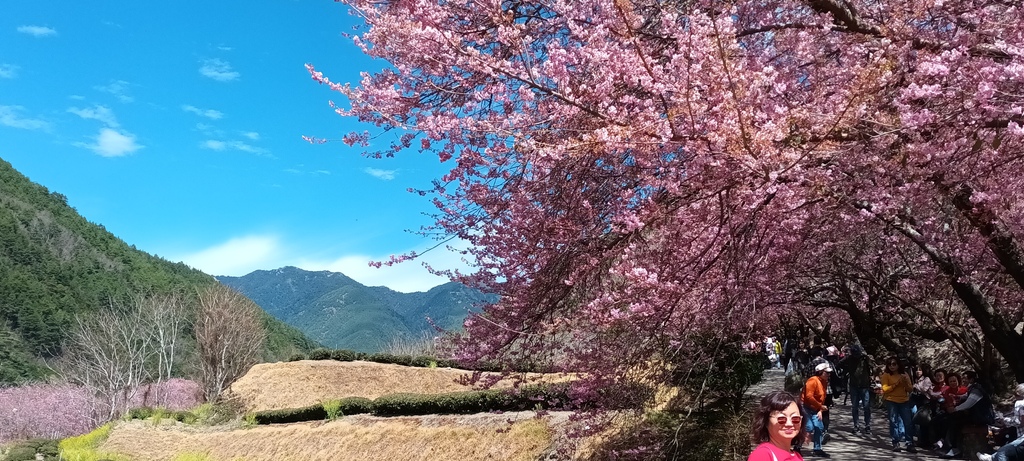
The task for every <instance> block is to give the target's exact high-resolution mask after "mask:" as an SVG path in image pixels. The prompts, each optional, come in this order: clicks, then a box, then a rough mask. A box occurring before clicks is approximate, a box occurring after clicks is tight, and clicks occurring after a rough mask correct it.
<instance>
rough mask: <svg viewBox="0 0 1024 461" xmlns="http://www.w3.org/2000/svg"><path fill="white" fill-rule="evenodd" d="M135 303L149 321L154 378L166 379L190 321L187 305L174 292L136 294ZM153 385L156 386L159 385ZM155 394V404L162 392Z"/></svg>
mask: <svg viewBox="0 0 1024 461" xmlns="http://www.w3.org/2000/svg"><path fill="white" fill-rule="evenodd" d="M135 303H136V305H137V306H138V308H139V310H140V311H141V313H142V315H143V316H144V318H145V319H146V320H147V322H148V323H149V332H150V334H151V335H152V341H153V343H154V346H155V347H156V358H157V370H156V381H157V383H160V382H163V381H166V380H168V379H170V378H171V377H172V376H174V366H175V360H176V359H177V354H178V352H179V339H180V338H181V335H182V333H183V332H184V330H185V328H187V327H188V325H189V321H190V316H189V306H188V305H187V304H186V303H185V301H184V300H183V299H182V297H181V296H179V295H177V294H167V295H155V296H149V297H145V298H136V300H135ZM156 388H157V389H158V390H159V389H160V386H157V387H156ZM155 397H156V401H157V403H158V404H159V403H161V402H162V399H163V397H164V396H162V395H156V396H155Z"/></svg>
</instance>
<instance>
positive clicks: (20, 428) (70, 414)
mask: <svg viewBox="0 0 1024 461" xmlns="http://www.w3.org/2000/svg"><path fill="white" fill-rule="evenodd" d="M95 409H96V401H95V399H94V398H93V397H92V396H91V395H90V393H89V392H88V391H87V390H86V389H85V388H83V387H78V386H72V385H68V384H60V385H52V384H33V385H29V386H21V387H11V388H5V389H0V415H2V417H0V443H7V442H10V441H12V440H18V439H27V438H48V439H56V438H63V437H68V436H72V435H78V434H84V433H86V432H89V431H90V430H92V429H93V427H95V425H96V421H95V420H94V418H93V414H94V411H95Z"/></svg>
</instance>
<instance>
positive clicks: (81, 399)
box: [0, 378, 202, 444]
mask: <svg viewBox="0 0 1024 461" xmlns="http://www.w3.org/2000/svg"><path fill="white" fill-rule="evenodd" d="M129 394H132V393H131V392H129ZM201 397H202V391H201V389H200V387H199V384H197V383H196V382H194V381H189V380H185V379H179V378H173V379H170V380H168V381H165V382H163V383H160V384H149V385H145V386H142V387H140V388H139V389H137V390H136V391H135V392H134V395H133V396H132V397H131V400H130V402H131V404H130V405H129V407H133V408H134V407H142V406H149V407H164V408H168V409H171V410H187V409H189V408H193V407H195V406H197V405H198V404H199V403H200V402H201ZM109 404H110V403H109V402H105V401H103V400H102V399H100V398H98V397H96V396H95V395H93V394H92V393H90V392H89V391H88V390H87V389H86V388H84V387H81V386H74V385H70V384H32V385H27V386H20V387H9V388H0V444H3V443H7V442H10V441H12V440H20V439H29V438H49V439H59V438H65V437H69V436H73V435H79V434H84V433H86V432H89V431H91V430H92V429H94V428H95V427H97V426H99V425H100V424H102V423H103V422H104V421H102V418H103V417H104V416H105V415H107V414H109V412H108V411H107V409H108V408H109V407H108V406H109Z"/></svg>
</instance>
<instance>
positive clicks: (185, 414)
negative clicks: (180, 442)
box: [125, 407, 199, 424]
mask: <svg viewBox="0 0 1024 461" xmlns="http://www.w3.org/2000/svg"><path fill="white" fill-rule="evenodd" d="M125 416H126V417H127V418H128V419H149V418H151V417H154V416H155V417H157V419H173V420H175V421H178V422H180V423H185V424H194V423H195V422H196V421H198V420H199V416H197V415H196V414H195V413H193V412H191V411H184V410H179V411H175V410H166V409H163V408H153V407H138V408H132V409H131V410H129V411H128V414H127V415H125Z"/></svg>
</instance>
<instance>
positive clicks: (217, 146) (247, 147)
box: [199, 139, 270, 156]
mask: <svg viewBox="0 0 1024 461" xmlns="http://www.w3.org/2000/svg"><path fill="white" fill-rule="evenodd" d="M199 147H202V148H204V149H210V150H228V149H231V150H237V151H241V152H248V153H250V154H256V155H260V156H269V155H270V154H269V152H267V150H266V149H264V148H262V147H258V146H253V145H251V144H246V143H244V142H242V141H219V140H216V139H207V140H205V141H203V142H201V143H199Z"/></svg>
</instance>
